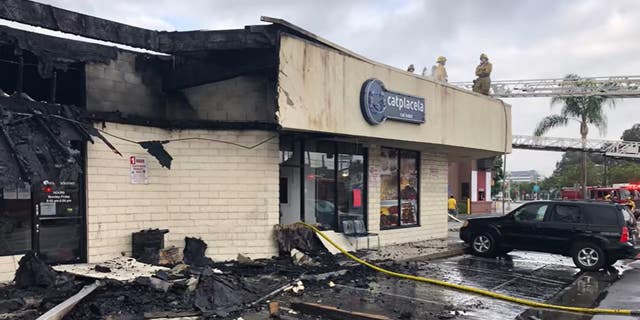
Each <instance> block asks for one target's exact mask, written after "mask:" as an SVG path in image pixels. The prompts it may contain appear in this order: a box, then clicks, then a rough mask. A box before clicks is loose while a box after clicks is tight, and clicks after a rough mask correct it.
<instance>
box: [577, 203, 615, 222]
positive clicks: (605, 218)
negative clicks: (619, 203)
mask: <svg viewBox="0 0 640 320" xmlns="http://www.w3.org/2000/svg"><path fill="white" fill-rule="evenodd" d="M584 210H585V212H586V214H587V216H588V217H589V223H591V224H600V225H613V226H617V225H618V211H619V210H618V209H616V208H613V207H606V206H589V205H586V206H584Z"/></svg>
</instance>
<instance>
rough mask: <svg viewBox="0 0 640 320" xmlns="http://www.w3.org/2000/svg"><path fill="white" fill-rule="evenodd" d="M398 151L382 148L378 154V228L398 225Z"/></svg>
mask: <svg viewBox="0 0 640 320" xmlns="http://www.w3.org/2000/svg"><path fill="white" fill-rule="evenodd" d="M398 199H399V198H398V151H397V150H395V149H387V148H382V153H381V155H380V228H391V227H397V226H398Z"/></svg>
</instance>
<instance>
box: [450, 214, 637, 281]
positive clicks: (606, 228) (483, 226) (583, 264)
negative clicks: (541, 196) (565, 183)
mask: <svg viewBox="0 0 640 320" xmlns="http://www.w3.org/2000/svg"><path fill="white" fill-rule="evenodd" d="M460 239H462V240H463V241H464V242H465V243H467V244H468V245H469V246H470V248H471V252H472V253H473V254H475V255H478V256H483V257H492V256H496V255H499V254H503V253H507V252H509V251H511V250H513V249H518V250H531V251H540V252H547V253H555V254H562V255H565V256H570V257H572V258H573V262H574V263H575V264H576V266H577V267H578V268H580V269H583V270H590V271H593V270H598V269H600V268H602V267H605V266H610V265H612V264H614V263H615V262H616V261H617V260H618V259H631V258H635V256H636V255H637V254H638V253H639V252H640V251H639V249H640V247H636V243H638V242H637V241H638V240H637V239H638V226H637V223H636V219H635V218H634V216H633V215H632V214H631V213H630V212H629V210H628V209H627V208H626V207H624V206H621V205H619V204H616V203H606V202H588V201H533V202H529V203H526V204H524V205H522V206H520V207H518V208H517V209H515V210H513V211H512V212H510V213H508V214H506V215H487V216H478V217H469V219H468V220H467V221H466V222H465V223H464V225H463V226H462V228H461V229H460Z"/></svg>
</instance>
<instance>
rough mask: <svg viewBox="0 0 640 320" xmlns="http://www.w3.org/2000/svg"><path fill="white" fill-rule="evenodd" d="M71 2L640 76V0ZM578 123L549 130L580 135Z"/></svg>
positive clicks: (149, 22)
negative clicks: (269, 21)
mask: <svg viewBox="0 0 640 320" xmlns="http://www.w3.org/2000/svg"><path fill="white" fill-rule="evenodd" d="M40 2H44V3H49V4H52V5H55V6H59V7H62V8H65V9H69V10H73V11H79V12H82V13H86V14H90V15H94V16H99V17H102V18H107V19H111V20H115V21H119V22H124V23H128V24H131V25H135V26H140V27H145V28H152V29H159V30H193V29H237V28H242V27H243V26H245V25H251V24H260V21H259V18H260V16H262V15H266V16H272V17H278V18H283V19H286V20H288V21H289V22H292V23H294V24H296V25H299V26H301V27H303V28H305V29H307V30H309V31H312V32H314V33H316V34H318V35H320V36H322V37H324V38H327V39H329V40H331V41H333V42H336V43H338V44H340V45H342V46H344V47H346V48H349V49H351V50H353V51H355V52H358V53H360V54H363V55H364V56H367V57H369V58H372V59H374V60H377V61H379V62H382V63H385V64H389V65H393V66H396V67H399V68H406V66H407V65H409V64H410V63H413V64H415V65H416V70H417V71H421V70H422V67H424V66H431V65H432V64H433V63H434V61H435V58H436V57H437V56H439V55H444V56H446V57H447V59H448V61H447V68H448V73H449V81H471V80H472V79H473V77H474V70H475V66H476V65H477V63H478V56H479V54H480V53H482V52H485V53H486V54H487V55H488V56H489V58H490V60H491V62H492V63H493V73H492V75H491V77H492V79H494V80H507V79H509V80H511V79H536V78H559V77H563V76H564V75H566V74H568V73H576V74H579V75H581V76H613V75H640V41H639V40H640V1H636V0H611V1H606V0H597V1H596V0H565V1H555V0H554V1H547V0H531V1H515V0H504V1H502V0H495V1H480V0H466V1H464V0H463V1H460V0H458V1H421V0H390V1H367V0H350V1H344V0H323V1H303V0H283V1H266V0H262V1H259V0H252V1H248V0H234V1H226V0H225V1H214V0H182V1H175V0H136V1H135V2H134V1H131V0H109V1H104V0H41V1H40ZM506 101H507V102H508V103H510V104H511V105H512V106H513V109H512V110H513V133H514V134H526V135H531V134H532V133H533V130H534V127H535V125H536V123H537V121H539V120H540V119H541V118H543V117H544V116H545V115H548V114H550V113H553V112H558V111H559V109H560V107H559V106H556V107H554V108H551V107H550V103H549V101H550V99H547V98H519V99H506ZM638 102H640V101H637V100H634V99H625V100H620V101H618V102H617V104H616V107H615V109H612V110H610V111H608V119H609V129H608V131H607V133H606V135H604V136H599V134H598V132H597V130H595V129H592V130H591V134H590V137H591V138H606V139H619V138H620V136H621V134H622V131H624V130H625V129H627V128H629V127H631V126H632V125H633V124H634V123H636V122H640V107H638V106H637V104H638ZM578 131H579V125H578V124H577V123H571V124H570V125H569V126H568V127H566V128H563V129H557V130H553V131H551V132H549V134H548V135H549V136H558V137H574V138H577V137H579V134H578ZM560 155H561V154H560V153H556V152H540V151H525V150H514V152H513V154H512V155H511V156H510V157H509V159H508V167H509V168H508V169H510V170H528V169H535V170H538V171H539V172H541V173H543V174H545V175H548V174H550V173H551V172H552V171H553V169H554V168H555V162H556V161H557V160H558V159H559V158H560Z"/></svg>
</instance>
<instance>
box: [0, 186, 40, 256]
mask: <svg viewBox="0 0 640 320" xmlns="http://www.w3.org/2000/svg"><path fill="white" fill-rule="evenodd" d="M0 196H1V198H0V255H11V254H17V253H23V252H25V251H28V250H31V223H32V220H31V216H32V215H31V187H30V186H29V184H27V183H18V184H15V185H11V186H5V187H4V188H2V194H1V195H0Z"/></svg>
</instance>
